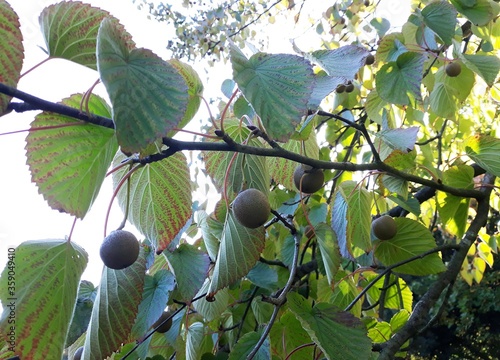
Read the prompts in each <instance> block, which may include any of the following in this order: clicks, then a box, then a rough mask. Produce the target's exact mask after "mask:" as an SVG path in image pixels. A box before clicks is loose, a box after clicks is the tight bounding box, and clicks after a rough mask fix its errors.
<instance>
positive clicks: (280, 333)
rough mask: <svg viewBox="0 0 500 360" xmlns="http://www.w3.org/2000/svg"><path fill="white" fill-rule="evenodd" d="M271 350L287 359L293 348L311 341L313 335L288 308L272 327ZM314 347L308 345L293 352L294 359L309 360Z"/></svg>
mask: <svg viewBox="0 0 500 360" xmlns="http://www.w3.org/2000/svg"><path fill="white" fill-rule="evenodd" d="M269 337H270V339H271V351H272V353H273V354H277V355H278V356H280V357H279V358H280V359H285V358H286V356H287V355H289V354H290V353H291V352H292V351H293V350H295V349H297V348H298V347H299V346H301V345H305V344H309V343H311V337H310V336H309V335H308V334H307V332H306V330H305V329H304V328H303V327H302V325H301V324H300V321H299V320H298V319H297V317H296V316H295V315H294V314H293V313H292V312H291V311H289V310H287V311H286V312H285V313H284V314H283V315H281V317H279V318H278V319H277V320H276V322H275V323H274V325H273V327H272V328H271V333H270V335H269ZM313 351H314V347H312V346H307V347H305V348H303V349H301V350H300V351H297V352H295V353H294V354H293V359H294V360H309V359H312V357H313Z"/></svg>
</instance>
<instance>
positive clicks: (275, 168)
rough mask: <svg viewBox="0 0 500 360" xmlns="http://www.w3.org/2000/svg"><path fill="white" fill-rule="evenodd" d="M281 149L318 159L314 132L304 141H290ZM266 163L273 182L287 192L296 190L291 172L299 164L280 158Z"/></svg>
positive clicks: (274, 158)
mask: <svg viewBox="0 0 500 360" xmlns="http://www.w3.org/2000/svg"><path fill="white" fill-rule="evenodd" d="M282 147H283V149H285V150H288V151H292V152H294V153H297V154H302V155H307V157H309V158H311V159H318V157H319V147H318V142H317V140H316V133H315V132H314V131H313V132H311V134H310V135H309V138H308V139H307V140H306V141H298V140H293V139H291V140H289V141H287V142H286V143H285V144H283V146H282ZM268 161H269V171H270V173H271V177H272V178H273V179H274V181H276V182H277V183H278V184H281V185H283V186H284V187H286V188H287V189H288V190H296V188H295V185H294V182H293V172H294V171H295V168H296V167H297V166H298V165H299V164H298V163H296V162H294V161H291V160H288V159H284V158H280V157H272V158H269V160H268Z"/></svg>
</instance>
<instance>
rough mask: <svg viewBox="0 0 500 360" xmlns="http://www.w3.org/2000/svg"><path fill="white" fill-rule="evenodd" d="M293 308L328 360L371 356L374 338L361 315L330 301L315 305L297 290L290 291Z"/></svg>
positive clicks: (345, 359) (289, 299) (348, 359)
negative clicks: (372, 338)
mask: <svg viewBox="0 0 500 360" xmlns="http://www.w3.org/2000/svg"><path fill="white" fill-rule="evenodd" d="M287 299H288V306H289V308H290V310H291V311H292V312H293V313H294V314H295V315H296V316H297V318H298V319H299V320H300V322H301V324H302V326H303V327H304V329H306V331H307V332H308V334H309V336H310V337H311V339H312V340H313V341H314V342H315V343H316V345H318V347H319V348H320V349H321V350H322V351H323V353H324V355H325V356H326V358H327V359H329V360H333V359H335V360H351V359H352V360H358V359H368V358H369V356H370V354H371V341H370V339H369V338H368V336H367V331H366V329H365V327H364V325H363V323H362V322H361V320H359V319H358V318H356V317H355V316H354V315H352V314H351V313H349V312H345V311H341V310H339V309H338V308H337V307H335V306H334V305H332V304H328V303H322V302H320V303H316V304H315V305H314V307H311V305H310V304H309V303H308V301H307V300H306V299H305V298H303V297H302V296H300V295H299V294H297V293H293V292H291V293H289V294H288V295H287Z"/></svg>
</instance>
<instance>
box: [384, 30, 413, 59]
mask: <svg viewBox="0 0 500 360" xmlns="http://www.w3.org/2000/svg"><path fill="white" fill-rule="evenodd" d="M407 51H408V49H407V48H406V46H405V45H404V36H403V34H401V33H391V34H388V35H387V36H384V37H383V38H382V40H381V41H380V45H379V46H378V48H377V61H379V62H389V61H396V60H397V59H398V57H399V55H401V54H404V53H406V52H407Z"/></svg>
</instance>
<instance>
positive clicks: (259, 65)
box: [230, 45, 314, 142]
mask: <svg viewBox="0 0 500 360" xmlns="http://www.w3.org/2000/svg"><path fill="white" fill-rule="evenodd" d="M230 54H231V63H232V65H233V78H234V81H236V83H237V84H238V87H239V89H240V90H241V91H242V93H243V95H245V97H246V98H247V100H248V101H249V102H250V103H251V104H252V106H253V108H254V109H255V111H256V112H257V114H258V115H259V117H260V118H261V120H262V123H263V124H264V127H265V128H266V131H267V134H268V135H269V136H270V137H271V138H273V139H276V140H278V141H283V142H286V141H287V140H288V139H289V138H290V136H291V135H292V133H293V131H294V130H295V127H296V126H297V125H298V124H299V122H300V121H301V119H302V117H303V116H305V115H306V114H307V110H308V107H307V105H308V103H309V98H310V97H311V94H312V92H313V87H314V77H313V71H312V66H311V64H310V63H309V62H308V61H307V60H305V59H304V58H302V57H300V56H296V55H288V54H280V55H270V54H265V53H257V54H255V55H253V56H252V57H251V58H250V59H247V58H246V57H245V55H243V53H242V52H241V51H240V50H239V49H238V48H236V46H235V45H232V46H231V50H230Z"/></svg>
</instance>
